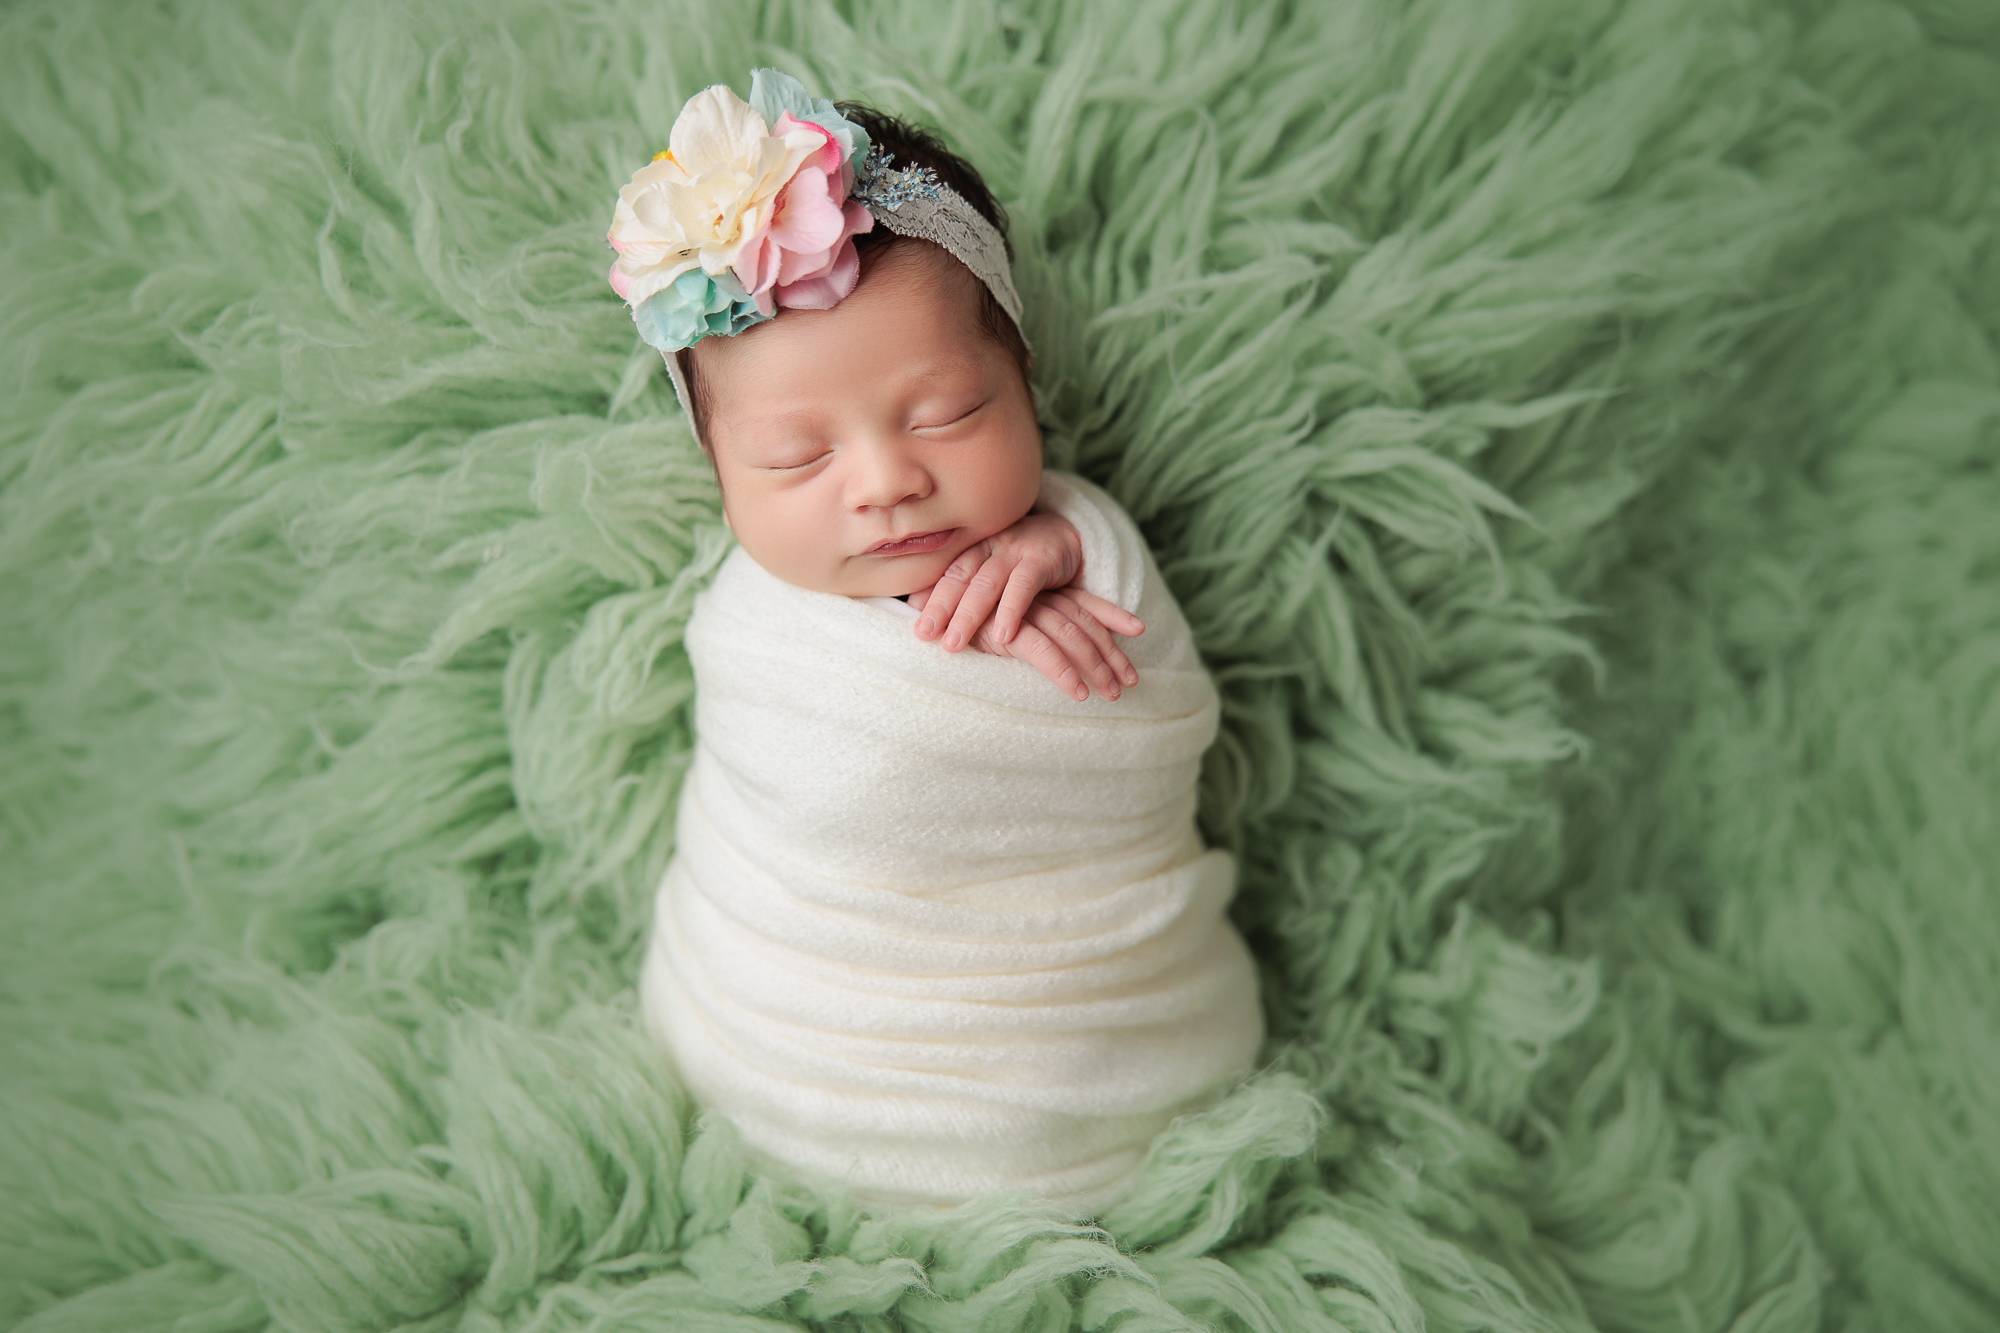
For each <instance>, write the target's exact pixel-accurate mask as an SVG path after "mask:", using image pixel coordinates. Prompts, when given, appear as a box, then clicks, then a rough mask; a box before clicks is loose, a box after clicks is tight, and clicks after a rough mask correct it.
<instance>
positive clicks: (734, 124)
mask: <svg viewBox="0 0 2000 1333" xmlns="http://www.w3.org/2000/svg"><path fill="white" fill-rule="evenodd" d="M770 132H771V127H770V125H769V124H768V123H767V122H766V121H765V119H764V118H763V117H762V116H760V115H758V114H757V113H756V112H755V111H753V110H751V109H750V104H749V103H748V102H745V101H744V100H743V99H742V98H740V97H738V96H737V95H736V94H735V93H734V92H731V91H730V88H729V85H728V84H726V83H718V84H715V85H713V86H711V87H708V88H704V89H702V90H701V91H700V92H698V93H696V94H695V95H694V96H693V97H690V98H688V100H687V105H686V106H683V107H682V108H681V114H680V115H679V116H678V117H676V118H675V120H674V127H673V129H672V130H671V131H669V133H668V135H667V151H669V152H671V153H672V154H673V157H672V158H671V159H668V161H673V162H678V163H680V165H681V168H682V170H684V171H686V172H687V173H688V174H689V175H691V176H700V175H701V174H702V173H703V172H704V171H706V170H707V169H708V168H709V167H711V166H714V165H715V164H717V163H721V162H733V161H737V160H739V159H741V158H743V157H746V156H748V155H749V154H750V153H751V152H753V151H754V149H755V145H756V143H757V141H758V140H759V139H762V138H765V137H766V136H768V135H769V134H770ZM665 164H666V163H665V162H664V161H663V162H660V163H655V164H653V165H655V166H663V165H665Z"/></svg>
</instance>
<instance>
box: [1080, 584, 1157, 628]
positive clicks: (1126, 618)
mask: <svg viewBox="0 0 2000 1333" xmlns="http://www.w3.org/2000/svg"><path fill="white" fill-rule="evenodd" d="M1063 591H1064V592H1065V593H1068V594H1069V595H1070V596H1071V597H1073V598H1075V599H1076V601H1077V604H1078V605H1080V606H1081V607H1083V609H1084V610H1086V611H1088V612H1090V614H1092V615H1093V616H1096V617H1097V618H1098V619H1099V620H1101V621H1103V622H1104V624H1105V626H1106V628H1108V629H1109V630H1110V631H1111V632H1112V633H1113V634H1123V635H1124V636H1125V637H1126V638H1128V639H1136V638H1138V637H1139V636H1140V635H1141V634H1144V633H1145V632H1146V622H1145V621H1143V620H1141V619H1139V617H1137V616H1135V615H1133V614H1132V613H1131V612H1130V611H1127V610H1126V609H1125V608H1124V607H1122V606H1120V605H1118V603H1116V602H1111V601H1106V600H1105V599H1104V598H1102V597H1099V596H1098V595H1097V594H1096V593H1094V592H1085V591H1084V590H1083V589H1082V588H1078V587H1075V586H1074V585H1072V586H1071V587H1067V588H1064V589H1063Z"/></svg>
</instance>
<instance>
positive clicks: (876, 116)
mask: <svg viewBox="0 0 2000 1333" xmlns="http://www.w3.org/2000/svg"><path fill="white" fill-rule="evenodd" d="M834 106H835V107H836V108H837V109H838V110H839V112H840V114H841V115H843V116H845V117H847V118H848V119H849V120H851V121H853V122H854V123H855V124H857V125H859V126H860V127H861V128H862V129H864V130H866V131H868V138H869V139H870V141H872V142H873V143H875V144H876V145H878V146H879V147H880V148H881V149H882V151H883V153H885V154H887V155H888V156H889V158H890V162H889V165H890V166H892V167H896V168H898V169H901V170H905V171H908V170H912V169H914V168H917V167H929V168H930V169H931V171H932V172H933V173H935V174H936V176H937V178H938V180H939V182H940V183H942V184H943V185H944V187H945V188H946V189H948V190H950V191H951V192H952V193H954V194H956V195H957V196H958V197H959V198H961V199H963V200H965V202H966V203H968V204H971V205H972V207H973V209H974V210H975V211H976V212H977V213H978V214H979V216H981V217H983V218H985V219H986V220H987V221H988V222H990V223H992V224H993V229H994V230H995V231H997V232H999V233H1000V242H1001V244H1002V245H1003V246H1005V247H1006V250H1007V258H1008V259H1009V260H1010V261H1011V260H1012V259H1013V258H1014V246H1013V243H1012V242H1011V241H1009V240H1008V239H1007V210H1005V209H1004V208H1002V207H1000V201H999V200H997V199H995V198H994V197H993V191H991V190H989V189H988V188H987V187H986V182H985V180H984V179H982V178H981V177H980V175H979V171H978V169H977V168H975V167H974V166H973V165H972V164H971V163H970V162H968V161H966V160H965V159H964V158H962V157H960V156H959V155H958V154H956V153H954V152H952V151H951V150H950V149H949V148H946V147H945V146H944V143H943V141H942V140H940V139H939V138H938V137H937V136H936V135H934V134H931V133H929V132H928V131H926V130H923V129H920V128H918V127H917V126H915V125H912V124H910V123H909V122H908V121H906V120H899V119H897V118H896V117H895V116H892V115H890V114H888V113H887V112H885V111H877V110H876V109H875V108H874V107H871V106H863V105H861V104H860V103H858V102H836V103H835V104H834ZM909 239H910V238H908V237H904V236H898V235H897V234H896V233H895V232H893V231H890V230H889V229H888V228H887V227H884V226H882V225H880V224H879V223H878V224H877V225H876V226H875V227H874V228H872V229H871V230H869V231H865V232H863V233H862V234H861V235H859V236H856V237H855V238H854V248H855V250H856V251H857V252H858V253H859V254H860V256H861V274H862V276H863V277H866V276H867V275H868V270H869V269H871V268H873V267H874V266H875V265H876V264H877V263H879V262H880V261H881V259H882V256H884V255H886V254H888V253H889V252H890V251H891V250H892V249H894V248H895V247H896V246H897V245H899V244H907V243H908V242H909ZM954 262H955V261H954ZM973 285H974V286H975V287H977V288H978V289H979V308H978V310H977V311H976V312H975V314H974V322H975V323H976V324H977V326H978V328H979V331H980V332H981V333H982V334H984V335H985V336H986V337H988V338H991V339H992V340H993V341H994V342H995V343H997V344H998V345H999V347H1000V349H1001V350H1002V351H1004V352H1006V353H1007V355H1008V356H1009V357H1011V358H1013V361H1014V364H1015V365H1016V366H1018V367H1019V368H1020V371H1021V380H1022V382H1023V383H1026V382H1027V379H1028V366H1029V356H1028V344H1027V341H1026V340H1025V339H1024V338H1022V336H1021V330H1020V328H1019V327H1018V326H1016V325H1015V323H1014V319H1013V316H1011V315H1009V314H1008V313H1007V310H1006V307H1004V306H1002V305H1001V304H1000V302H999V299H998V298H997V297H995V296H994V295H993V293H992V291H991V290H990V289H989V288H988V287H987V286H986V284H985V283H983V282H981V281H979V280H978V279H977V278H974V279H973ZM739 336H740V335H739ZM693 352H694V348H692V347H683V348H682V349H681V350H679V351H678V352H675V353H674V357H675V359H676V361H677V362H678V363H679V365H680V371H681V379H682V380H683V381H684V382H685V383H686V384H687V389H688V411H689V414H690V415H691V416H693V418H694V421H695V427H696V429H697V431H698V432H699V437H700V438H699V441H698V442H699V443H700V444H701V447H702V449H703V451H704V452H706V451H707V449H708V439H707V436H708V394H707V389H708V386H707V385H706V384H704V383H703V381H702V375H701V367H700V364H699V363H698V362H697V361H696V360H695V358H694V356H693V355H692V353H693Z"/></svg>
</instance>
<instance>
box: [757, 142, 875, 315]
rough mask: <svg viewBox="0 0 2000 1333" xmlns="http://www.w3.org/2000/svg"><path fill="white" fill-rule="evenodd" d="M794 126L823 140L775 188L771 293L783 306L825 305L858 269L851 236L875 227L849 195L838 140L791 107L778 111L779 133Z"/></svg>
mask: <svg viewBox="0 0 2000 1333" xmlns="http://www.w3.org/2000/svg"><path fill="white" fill-rule="evenodd" d="M794 130H798V131H811V132H813V133H815V134H818V135H819V136H820V139H821V143H820V146H819V148H818V150H817V151H816V152H814V153H813V154H812V155H811V156H810V157H808V158H806V160H805V161H804V162H803V163H802V164H800V166H799V169H798V171H797V173H796V174H794V175H793V177H792V179H791V180H790V182H788V183H787V184H786V186H785V188H784V189H783V190H782V191H780V192H779V194H778V207H777V210H776V212H775V213H773V214H772V217H771V226H770V231H769V235H770V238H771V241H772V243H773V245H774V246H775V247H776V249H777V250H778V252H779V260H778V271H777V276H776V293H775V294H776V296H777V299H778V304H779V305H781V306H790V307H795V308H797V309H801V310H825V309H826V308H828V307H829V306H832V305H835V304H837V303H838V302H839V301H840V300H841V299H842V298H843V297H845V296H846V295H847V294H848V293H849V292H852V291H853V290H854V283H855V279H856V278H858V277H859V276H860V274H861V256H860V255H859V254H858V253H857V252H856V251H855V249H854V238H855V237H856V236H857V235H859V234H860V233H862V232H865V231H869V230H871V229H873V227H874V226H875V218H874V216H873V215H872V214H871V213H869V211H868V209H867V207H866V206H865V205H862V204H858V203H854V202H852V201H850V200H849V199H848V197H847V189H848V186H849V185H850V184H851V181H850V180H849V178H848V173H847V167H846V163H845V162H844V161H843V160H842V157H841V151H840V144H839V142H838V141H837V140H835V139H834V137H833V136H832V135H831V134H829V133H827V131H826V130H825V129H823V128H821V127H820V126H818V125H815V124H813V123H812V122H810V121H803V120H795V119H793V117H792V114H791V113H790V112H786V113H785V114H784V115H782V116H780V117H778V124H777V127H776V132H777V133H779V134H786V133H789V132H791V131H794Z"/></svg>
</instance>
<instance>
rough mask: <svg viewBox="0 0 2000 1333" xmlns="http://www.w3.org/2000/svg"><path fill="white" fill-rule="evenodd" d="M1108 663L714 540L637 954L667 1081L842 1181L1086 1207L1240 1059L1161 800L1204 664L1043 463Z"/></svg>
mask: <svg viewBox="0 0 2000 1333" xmlns="http://www.w3.org/2000/svg"><path fill="white" fill-rule="evenodd" d="M1042 505H1043V507H1044V508H1045V509H1047V510H1049V511H1051V512H1055V513H1059V514H1061V515H1062V516H1063V517H1065V518H1067V519H1068V520H1069V521H1070V522H1071V523H1072V524H1074V525H1075V527H1076V529H1077V531H1078V533H1079V535H1080V536H1081V537H1082V538H1083V546H1084V582H1085V586H1086V587H1088V588H1089V589H1090V590H1091V591H1093V592H1095V593H1097V594H1098V595H1100V596H1103V597H1105V598H1108V599H1109V600H1111V601H1114V602H1117V603H1118V604H1119V605H1121V606H1123V607H1126V608H1127V609H1129V610H1133V611H1135V612H1136V613H1137V614H1138V615H1139V617H1140V618H1141V619H1142V620H1143V621H1145V623H1146V631H1145V633H1144V634H1142V635H1140V636H1139V637H1137V638H1135V639H1132V640H1130V641H1129V642H1128V643H1127V644H1126V647H1127V649H1128V651H1129V653H1130V656H1131V657H1132V660H1133V664H1134V665H1135V666H1136V667H1137V668H1138V671H1139V683H1138V684H1137V685H1135V686H1133V687H1131V688H1129V689H1127V690H1126V691H1125V692H1124V694H1123V696H1122V697H1121V698H1119V699H1118V700H1117V701H1115V702H1107V701H1105V700H1103V699H1097V698H1093V699H1091V700H1090V701H1089V702H1088V703H1081V704H1080V703H1078V702H1077V701H1075V700H1074V699H1071V698H1070V697H1068V696H1067V695H1065V694H1064V693H1063V692H1062V691H1061V690H1060V689H1058V688H1057V687H1056V686H1055V685H1053V684H1051V683H1050V682H1049V681H1048V680H1046V679H1044V678H1043V677H1042V676H1041V675H1040V674H1038V673H1037V672H1036V671H1035V669H1034V668H1033V667H1031V666H1029V665H1028V664H1027V663H1026V662H1022V661H1017V660H1015V659H1012V658H1003V657H990V656H986V655H984V654H980V653H977V652H973V651H966V652H963V653H959V654H950V653H946V652H944V651H943V650H942V649H941V648H939V647H938V645H936V644H934V643H927V642H924V641H923V640H920V639H918V638H917V637H916V636H915V635H914V634H912V633H911V628H910V626H911V621H912V619H914V617H915V614H916V613H915V612H914V611H912V610H911V609H910V608H909V607H908V606H907V605H906V604H904V603H903V602H900V601H897V600H895V599H892V598H867V599H853V598H847V597H840V596H836V595H833V594H831V593H821V592H812V591H808V590H806V589H802V588H796V587H793V586H792V585H790V584H787V583H783V582H781V581H780V580H778V579H776V578H774V577H773V576H772V575H770V574H768V573H766V572H765V571H764V570H763V569H762V568H760V567H759V566H758V565H757V564H756V562H755V561H753V560H752V559H751V558H750V556H749V555H748V554H747V553H746V552H745V551H743V550H742V549H741V548H738V549H737V550H736V551H734V552H732V553H731V555H730V556H729V558H728V559H727V560H726V561H725V562H724V564H723V567H722V569H721V570H720V571H719V573H718V575H717V577H716V579H715V582H714V584H713V585H712V586H711V587H709V588H708V589H707V590H706V591H704V592H703V593H702V594H701V596H700V597H699V599H698V600H697V602H696V605H695V610H694V615H693V618H692V619H691V620H690V622H689V624H688V629H687V648H688V654H689V656H690V658H691V659H692V660H693V663H694V669H695V681H696V690H695V724H696V733H697V743H696V749H695V758H694V763H693V766H692V768H691V769H690V771H689V774H688V777H687V781H686V785H685V786H684V787H683V788H682V792H681V797H680V808H679V816H678V820H677V824H676V827H677V831H678V843H677V847H676V850H675V855H674V860H673V862H672V864H671V865H670V867H669V869H668V871H667V873H666V876H665V879H664V880H663V881H662V883H661V885H660V889H659V894H658V900H657V904H656V908H655V915H654V926H653V936H652V942H651V946H650V948H649V949H648V952H647V957H646V961H645V965H644V969H643V972H642V977H641V981H640V1002H641V1008H642V1011H643V1013H644V1016H645V1020H646V1024H647V1027H648V1030H649V1031H651V1032H652V1033H653V1034H654V1036H655V1037H656V1039H658V1040H659V1041H660V1042H661V1043H662V1044H663V1045H664V1046H665V1048H666V1049H667V1051H668V1053H669V1054H670V1056H671V1058H672V1060H673V1062H674V1065H675V1066H676V1068H677V1069H678V1070H679V1072H680V1075H681V1077H682V1079H683V1080H684V1081H685V1083H686V1085H687V1086H688V1088H689V1090H690V1091H691V1092H693V1093H694V1095H695V1097H696V1098H697V1100H699V1101H700V1102H701V1103H702V1104H703V1105H704V1106H706V1107H708V1108H710V1109H713V1110H715V1111H719V1112H720V1113H722V1114H723V1115H725V1116H727V1117H728V1118H729V1119H730V1120H731V1121H733V1122H734V1123H735V1125H736V1126H737V1128H738V1130H739V1131H740V1132H741V1134H742V1137H743V1141H744V1142H745V1144H746V1145H747V1146H748V1147H749V1148H750V1149H751V1150H752V1151H753V1152H755V1153H757V1154H758V1155H760V1156H761V1157H763V1158H765V1159H771V1160H775V1161H777V1162H779V1163H790V1164H793V1165H795V1166H798V1167H802V1168H805V1169H806V1170H808V1171H810V1172H814V1173H818V1174H821V1175H823V1176H827V1177H832V1178H833V1179H836V1180H838V1181H841V1182H844V1183H845V1184H846V1185H848V1186H850V1187H851V1188H852V1189H854V1191H855V1192H856V1193H857V1195H859V1196H860V1197H861V1198H863V1199H864V1200H867V1201H880V1202H899V1203H923V1204H944V1205H949V1204H954V1203H958V1202H960V1201H963V1200H965V1199H967V1198H970V1197H972V1196H974V1195H977V1194H981V1193H984V1192H987V1191H996V1190H998V1191H1012V1190H1025V1191H1029V1192H1032V1193H1035V1194H1038V1195H1041V1196H1043V1197H1046V1198H1049V1199H1052V1200H1055V1201H1057V1202H1058V1203H1059V1204H1060V1205H1061V1206H1062V1207H1064V1208H1065V1209H1067V1210H1068V1211H1070V1212H1071V1213H1072V1214H1073V1215H1075V1216H1079V1217H1084V1216H1091V1215H1094V1214H1096V1213H1097V1212H1098V1210H1100V1209H1101V1208H1103V1207H1104V1206H1105V1205H1107V1204H1108V1203H1109V1202H1110V1201H1111V1200H1113V1199H1115V1198H1116V1197H1117V1196H1118V1195H1119V1194H1120V1193H1121V1192H1122V1191H1123V1190H1124V1188H1125V1187H1126V1185H1127V1184H1128V1183H1129V1181H1130V1178H1131V1176H1132V1174H1133V1172H1134V1170H1135V1169H1136V1168H1137V1166H1138V1164H1139V1162H1140V1160H1141V1158H1142V1157H1143V1156H1144V1154H1145V1152H1146V1149H1147V1146H1148V1145H1149V1144H1150V1143H1151V1142H1152V1140H1153V1138H1154V1136H1155V1135H1156V1134H1158V1133H1159V1131H1160V1130H1161V1129H1162V1128H1164V1127H1165V1125H1166V1124H1167V1122H1168V1121H1169V1120H1170V1119H1171V1118H1172V1117H1173V1116H1175V1115H1176V1114H1178V1113H1181V1112H1184V1111H1187V1110H1190V1109H1193V1108H1195V1107H1198V1106H1200V1105H1202V1104H1203V1103H1204V1102H1205V1101H1206V1100H1208V1099H1210V1098H1212V1097H1213V1096H1215V1095H1217V1094H1219V1093H1220V1092H1221V1091H1223V1090H1224V1089H1225V1088H1226V1086H1227V1085H1228V1084H1229V1083H1230V1082H1231V1081H1232V1080H1234V1079H1236V1078H1237V1077H1239V1076H1241V1075H1243V1074H1245V1073H1247V1072H1248V1071H1249V1069H1250V1066H1251V1064H1252V1062H1253V1061H1254V1059H1255V1057H1256V1053H1257V1049H1258V1045H1259V1043H1260V1041H1261V1039H1262V1032H1263V1027H1262V1018H1261V1014H1260V1012H1259V1009H1258V1000H1257V985H1256V977H1255V971H1254V968H1253V966H1252V963H1251V960H1250V956H1249V952H1248V950H1247V949H1246V948H1245V947H1244V944H1243V941H1242V939H1241V938H1240V937H1239V936H1238V935H1237V933H1236V931H1235V929H1234V928H1233V927H1232V926H1231V925H1230V923H1229V920H1228V918H1227V917H1226V916H1225V915H1224V909H1225V907H1226V906H1227V904H1228V901H1229V898H1230V896H1231V894H1232V893H1233V891H1234V888H1235V868H1234V863H1233V861H1232V859H1231V858H1230V857H1229V855H1228V854H1227V853H1225V852H1222V851H1219V850H1209V849H1204V848H1203V846H1202V843H1201V838H1200V836H1199V835H1198V834H1197V832H1196V830H1195V825H1194V812H1195V783H1196V777H1197V773H1198V770H1199V767H1200V762H1201V755H1202V752H1203V751H1204V750H1205V749H1206V748H1207V747H1208V745H1209V743H1210V741H1211V740H1212V739H1213V738H1214V736H1215V730H1216V725H1217V700H1216V694H1215V688H1214V685H1213V684H1212V683H1211V681H1210V680H1209V677H1208V674H1207V672H1206V671H1205V670H1204V669H1203V667H1202V664H1201V662H1200V660H1199V658H1198V657H1197V656H1196V653H1195V649H1194V644H1193V641H1192V637H1191V635H1190V633H1189V630H1188V626H1187V623H1186V621H1185V619H1184V618H1183V617H1182V616H1181V613H1180V609H1179V607H1178V606H1176V605H1175V603H1174V600H1173V597H1172V596H1171V594H1169V593H1168V592H1167V590H1166V587H1165V585H1164V583H1163V582H1162V581H1161V579H1160V576H1159V571H1158V570H1157V569H1156V568H1155V567H1154V565H1153V562H1152V557H1151V556H1150V555H1149V554H1148V553H1147V551H1146V548H1145V546H1144V544H1143V542H1142V541H1141V539H1140V537H1139V534H1138V531H1137V529H1136V528H1135V527H1134V526H1133V524H1132V521H1131V519H1130V518H1128V517H1127V516H1126V515H1125V513H1124V512H1123V511H1122V510H1120V509H1119V508H1118V506H1117V504H1116V503H1115V502H1114V501H1112V500H1111V499H1110V497H1109V496H1107V495H1105V494H1104V492H1103V491H1101V490H1098V489H1097V488H1096V487H1094V486H1092V485H1090V484H1089V483H1088V482H1086V481H1084V480H1082V479H1081V478H1077V477H1069V476H1065V475H1062V474H1057V473H1050V474H1047V475H1046V477H1045V480H1044V486H1043V492H1042Z"/></svg>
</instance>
